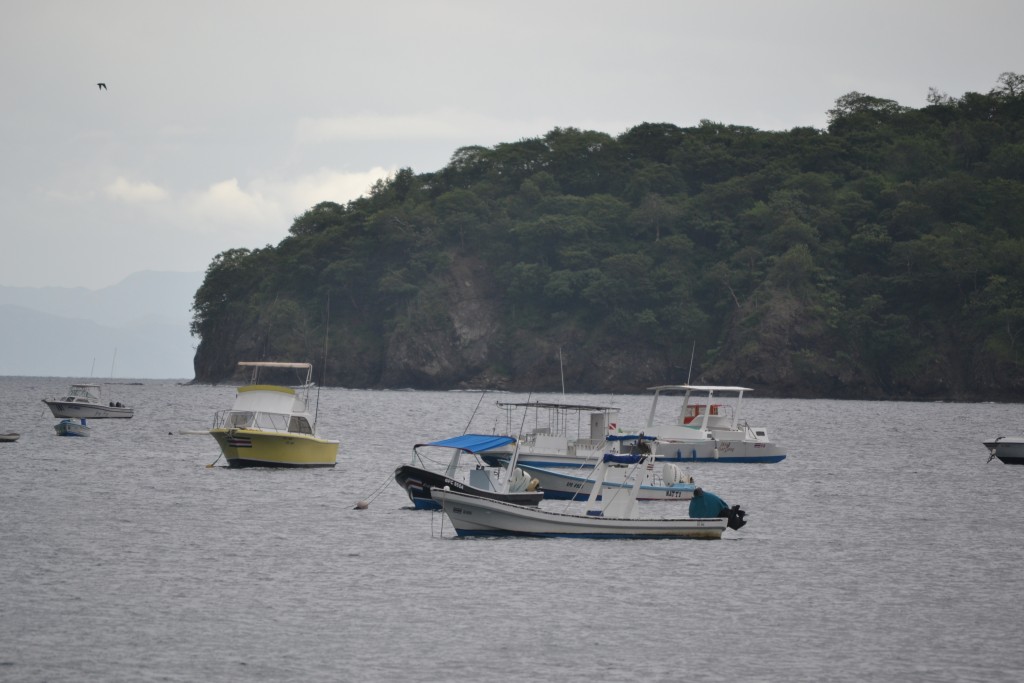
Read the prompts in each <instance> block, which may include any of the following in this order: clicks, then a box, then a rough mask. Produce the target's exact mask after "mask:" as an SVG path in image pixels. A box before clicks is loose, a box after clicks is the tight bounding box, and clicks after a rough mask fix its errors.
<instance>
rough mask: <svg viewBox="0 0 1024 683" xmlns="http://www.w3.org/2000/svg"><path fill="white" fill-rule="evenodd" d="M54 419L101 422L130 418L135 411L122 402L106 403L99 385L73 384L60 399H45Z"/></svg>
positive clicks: (44, 401)
mask: <svg viewBox="0 0 1024 683" xmlns="http://www.w3.org/2000/svg"><path fill="white" fill-rule="evenodd" d="M43 403H45V404H46V405H47V406H48V407H49V408H50V412H52V413H53V416H54V417H67V418H72V419H79V420H80V419H82V418H86V419H89V420H99V419H105V418H112V417H120V418H128V417H131V416H133V415H134V414H135V411H134V410H133V409H131V408H129V407H128V406H126V405H122V404H121V402H120V401H104V400H103V391H102V389H101V388H100V385H99V384H72V385H71V388H70V389H68V392H67V394H65V395H64V396H61V397H59V398H44V399H43Z"/></svg>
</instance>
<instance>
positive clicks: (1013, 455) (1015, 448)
mask: <svg viewBox="0 0 1024 683" xmlns="http://www.w3.org/2000/svg"><path fill="white" fill-rule="evenodd" d="M985 448H987V449H988V452H989V456H988V459H989V462H991V461H992V458H999V460H1000V462H1003V463H1005V464H1007V465H1024V436H1000V437H999V438H996V439H992V440H991V441H986V442H985Z"/></svg>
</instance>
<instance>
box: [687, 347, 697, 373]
mask: <svg viewBox="0 0 1024 683" xmlns="http://www.w3.org/2000/svg"><path fill="white" fill-rule="evenodd" d="M696 350H697V340H696V339H694V340H693V348H692V349H690V369H689V370H687V371H686V383H687V384H689V383H690V375H692V374H693V354H694V352H695V351H696Z"/></svg>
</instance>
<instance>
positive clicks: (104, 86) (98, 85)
mask: <svg viewBox="0 0 1024 683" xmlns="http://www.w3.org/2000/svg"><path fill="white" fill-rule="evenodd" d="M96 85H97V87H99V89H100V90H106V89H107V84H106V83H97V84H96Z"/></svg>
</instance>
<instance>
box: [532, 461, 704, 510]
mask: <svg viewBox="0 0 1024 683" xmlns="http://www.w3.org/2000/svg"><path fill="white" fill-rule="evenodd" d="M519 467H520V468H521V469H522V470H523V471H524V472H525V473H526V474H528V475H529V476H531V477H533V478H535V479H536V480H537V481H538V482H540V488H541V489H542V490H543V491H544V497H545V498H550V499H553V500H586V499H587V497H588V496H590V491H591V489H592V488H593V485H594V479H593V472H592V470H591V469H590V468H581V469H578V470H566V469H562V468H559V469H557V470H556V469H548V468H545V467H532V466H530V465H519ZM626 471H627V470H626V468H614V469H609V470H608V472H607V474H606V475H605V479H604V488H606V489H620V488H624V487H629V486H632V485H633V482H632V481H629V480H627V479H624V478H623V477H621V476H617V474H616V473H622V474H625V472H626ZM694 488H696V487H695V486H694V483H693V478H692V477H690V476H689V475H686V474H684V473H683V472H682V471H681V470H680V469H679V467H677V466H676V465H674V464H673V463H670V462H666V463H664V464H663V465H662V470H661V475H660V476H658V474H657V472H655V473H654V476H653V477H650V478H648V479H646V480H645V482H644V483H643V484H641V486H640V492H639V493H638V494H637V497H636V499H637V500H644V501H646V500H662V501H664V500H678V501H688V500H690V498H692V497H693V490H694Z"/></svg>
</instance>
